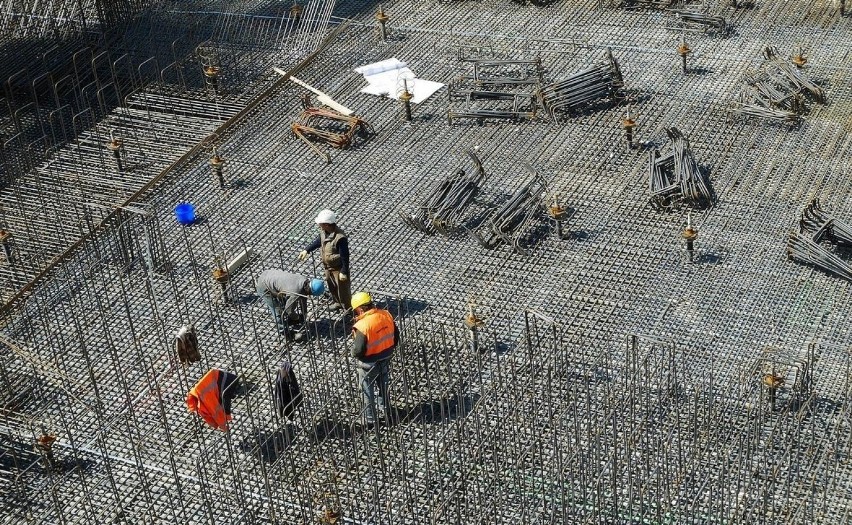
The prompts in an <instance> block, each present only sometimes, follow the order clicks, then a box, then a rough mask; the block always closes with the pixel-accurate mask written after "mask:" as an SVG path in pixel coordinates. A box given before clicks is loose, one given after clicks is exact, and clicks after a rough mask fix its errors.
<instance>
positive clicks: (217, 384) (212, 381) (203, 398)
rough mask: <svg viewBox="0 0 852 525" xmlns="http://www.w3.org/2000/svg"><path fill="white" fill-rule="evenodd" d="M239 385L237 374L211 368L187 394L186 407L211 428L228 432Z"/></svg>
mask: <svg viewBox="0 0 852 525" xmlns="http://www.w3.org/2000/svg"><path fill="white" fill-rule="evenodd" d="M239 383H240V381H239V378H237V376H236V375H235V374H232V373H230V372H226V371H224V370H220V369H218V368H211V369H210V370H208V371H207V373H206V374H204V376H203V377H202V378H201V379H199V380H198V382H197V383H196V384H195V386H194V387H192V389H190V391H189V393H188V394H186V407H187V408H188V409H189V411H190V412H195V413H197V414H198V415H199V416H201V419H203V420H204V422H205V423H207V424H208V425H210V426H211V427H213V428H215V429H217V430H221V431H223V432H227V431H228V421H230V420H231V401H232V400H233V399H234V397H235V396H236V395H237V389H238V388H239Z"/></svg>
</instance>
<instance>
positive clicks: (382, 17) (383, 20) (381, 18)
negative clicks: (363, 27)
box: [376, 5, 390, 42]
mask: <svg viewBox="0 0 852 525" xmlns="http://www.w3.org/2000/svg"><path fill="white" fill-rule="evenodd" d="M376 20H377V21H378V22H379V30H380V31H381V34H382V42H384V41H386V40H387V39H388V33H387V28H386V27H385V24H387V23H388V20H390V17H389V16H388V15H387V14H386V13H385V12H384V10H383V9H382V6H381V5H379V12H378V13H376Z"/></svg>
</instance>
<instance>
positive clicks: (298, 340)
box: [293, 332, 308, 343]
mask: <svg viewBox="0 0 852 525" xmlns="http://www.w3.org/2000/svg"><path fill="white" fill-rule="evenodd" d="M307 339H308V338H307V337H305V334H303V333H302V332H296V334H295V335H294V336H293V342H294V343H301V342H302V341H306V340H307Z"/></svg>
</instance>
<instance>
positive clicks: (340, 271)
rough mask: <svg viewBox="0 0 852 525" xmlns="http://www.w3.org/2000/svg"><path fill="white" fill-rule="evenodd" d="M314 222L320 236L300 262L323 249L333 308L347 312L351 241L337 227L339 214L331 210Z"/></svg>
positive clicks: (300, 257)
mask: <svg viewBox="0 0 852 525" xmlns="http://www.w3.org/2000/svg"><path fill="white" fill-rule="evenodd" d="M314 222H316V223H317V224H318V225H319V228H320V234H319V235H318V236H317V238H316V239H314V242H312V243H311V244H309V245H307V246H306V247H305V249H304V250H302V252H301V253H300V254H299V260H302V261H304V260H305V259H307V258H308V254H309V253H311V252H312V251H314V250H316V249H317V248H321V250H320V256H321V259H322V265H323V267H324V268H325V281H326V283H327V284H328V291H329V292H331V296H332V297H333V298H334V301H335V305H334V306H333V308H335V309H340V308H342V309H343V310H346V309H348V308H349V303H350V301H351V300H352V292H351V290H350V288H349V239H348V238H347V237H346V232H344V231H343V230H341V229H340V227H339V226H337V214H336V213H334V212H333V211H331V210H322V211H321V212H319V214H318V215H317V218H316V219H314Z"/></svg>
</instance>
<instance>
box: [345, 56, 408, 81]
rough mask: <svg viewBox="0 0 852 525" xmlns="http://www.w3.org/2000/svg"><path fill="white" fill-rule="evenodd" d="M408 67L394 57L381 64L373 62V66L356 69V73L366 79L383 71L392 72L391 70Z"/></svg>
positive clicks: (368, 65)
mask: <svg viewBox="0 0 852 525" xmlns="http://www.w3.org/2000/svg"><path fill="white" fill-rule="evenodd" d="M406 65H407V64H406V63H405V62H400V61H399V60H398V59H397V58H396V57H393V58H389V59H387V60H382V61H381V62H373V63H372V64H367V65H366V66H361V67H356V68H355V72H356V73H359V74H361V75H364V76H365V77H366V76H369V75H375V74H377V73H381V72H383V71H390V70H391V69H400V68H403V67H405V66H406Z"/></svg>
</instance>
